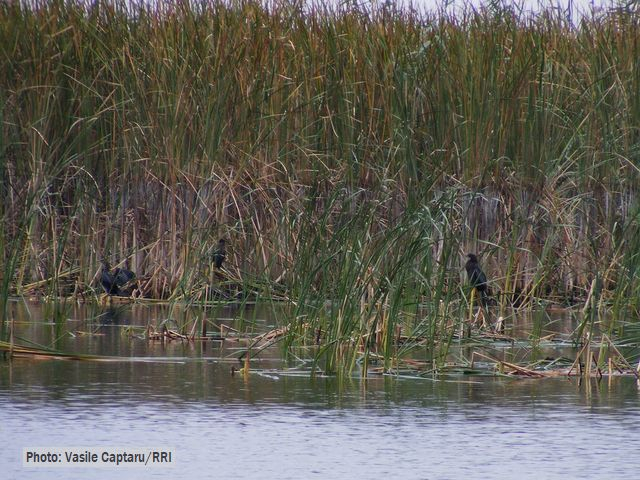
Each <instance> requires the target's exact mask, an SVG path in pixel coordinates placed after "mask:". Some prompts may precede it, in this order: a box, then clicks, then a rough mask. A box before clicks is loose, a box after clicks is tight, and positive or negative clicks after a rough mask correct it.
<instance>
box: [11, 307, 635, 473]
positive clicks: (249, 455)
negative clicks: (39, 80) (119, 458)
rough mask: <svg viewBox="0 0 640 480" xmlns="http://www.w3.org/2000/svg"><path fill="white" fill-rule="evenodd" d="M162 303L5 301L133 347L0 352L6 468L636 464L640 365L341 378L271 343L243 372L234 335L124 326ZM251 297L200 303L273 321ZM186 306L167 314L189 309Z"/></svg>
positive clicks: (75, 340)
mask: <svg viewBox="0 0 640 480" xmlns="http://www.w3.org/2000/svg"><path fill="white" fill-rule="evenodd" d="M27 307H28V308H27ZM159 309H160V307H142V306H135V307H133V308H130V307H122V308H121V309H120V311H119V312H118V313H117V314H116V315H113V314H112V315H110V316H109V315H107V316H100V315H101V312H103V311H101V310H100V309H97V308H95V307H91V308H89V307H77V308H74V309H72V310H70V311H69V312H67V314H68V317H69V320H66V321H65V324H66V325H67V328H66V330H72V331H73V332H75V333H74V335H75V336H72V335H69V334H65V333H64V331H65V329H64V328H61V327H60V325H56V324H54V323H47V322H43V321H42V318H43V317H44V318H46V317H47V313H46V312H43V311H42V310H41V309H40V307H38V306H33V305H31V306H25V305H24V304H19V303H17V304H14V305H13V306H12V315H16V316H17V317H16V318H19V320H20V323H18V325H17V327H16V335H18V336H20V337H21V338H29V339H31V340H33V341H37V342H38V343H40V344H46V345H55V346H56V347H57V348H61V349H64V350H65V351H77V352H85V353H100V354H109V355H124V356H127V357H129V361H123V362H106V363H98V362H79V361H61V360H33V359H14V360H13V361H11V362H9V361H0V439H1V440H2V447H1V448H0V471H1V472H3V473H2V478H7V479H86V478H97V479H113V478H119V479H123V478H136V479H138V478H185V479H195V478H211V479H254V478H261V479H271V478H273V479H305V478H319V479H324V478H331V479H354V478H402V479H405V478H406V479H457V478H465V479H475V478H478V479H486V478H505V479H506V478H516V477H517V478H518V479H527V478H531V479H533V478H536V479H555V478H557V479H567V478H570V479H572V478H576V479H588V478H594V479H595V478H608V479H623V478H629V479H636V478H638V471H639V467H640V459H639V458H638V452H640V435H639V434H638V432H640V399H639V396H640V395H639V389H638V385H637V383H636V380H635V379H634V378H631V377H615V378H610V379H608V378H605V379H604V380H602V381H600V382H597V381H595V380H591V381H584V382H579V380H578V379H577V378H572V379H567V378H564V377H563V378H549V379H510V378H502V377H500V378H494V377H474V376H458V377H455V376H451V377H447V378H445V379H439V380H432V379H417V378H397V377H394V376H379V377H373V378H370V379H368V380H366V381H364V380H362V379H357V378H355V379H346V380H343V381H339V380H338V379H336V378H310V377H309V376H308V375H304V374H302V373H300V372H299V370H297V369H293V370H288V369H287V368H288V367H291V366H292V365H291V364H285V363H284V362H282V361H281V360H280V359H279V354H278V351H277V349H274V351H273V352H269V353H268V354H267V355H266V356H265V357H264V359H263V360H262V361H261V362H260V363H258V364H257V365H256V366H257V368H256V369H255V371H253V372H252V373H251V374H250V375H248V376H247V377H245V376H243V375H239V374H236V375H233V376H232V375H231V372H230V370H231V366H232V365H235V364H234V363H233V361H231V360H229V359H228V358H227V357H228V355H230V354H231V355H232V354H233V351H234V348H235V347H234V346H233V345H231V346H229V345H227V346H225V347H221V346H214V345H213V344H209V345H206V346H205V347H203V346H202V345H200V344H197V345H193V344H190V343H186V344H181V343H179V342H172V343H171V344H164V345H162V344H161V343H160V342H151V343H147V342H146V341H144V340H142V339H140V338H137V337H136V336H135V332H134V335H133V336H132V335H130V334H128V333H124V332H123V329H124V328H125V327H126V326H127V325H130V324H138V325H144V324H146V322H148V321H151V322H152V323H153V322H157V320H158V319H160V318H166V316H167V315H168V314H167V312H166V311H163V310H161V309H160V310H159ZM250 310H251V311H250V312H243V313H242V315H240V313H239V312H238V311H236V310H233V309H219V310H217V311H215V312H209V314H210V315H213V316H215V317H217V318H225V319H227V320H222V321H221V322H225V323H228V324H232V323H234V322H235V323H238V322H245V326H246V324H247V323H249V324H251V325H255V326H256V328H258V326H262V327H263V328H265V329H266V328H269V326H270V324H271V323H272V322H271V321H270V320H269V319H268V318H263V317H266V316H268V314H267V313H264V312H261V311H260V310H259V309H250ZM25 312H28V314H27V313H25ZM185 312H186V313H185ZM185 312H183V313H176V311H175V310H174V311H172V312H171V316H172V317H174V318H175V317H176V316H177V315H184V316H185V317H186V316H188V315H197V314H198V312H197V311H195V312H189V311H185ZM112 313H113V312H112ZM238 316H242V317H244V320H237V319H236V318H237V317H238ZM29 319H30V320H29ZM123 326H125V327H123ZM87 331H90V332H92V333H93V335H83V334H81V333H80V332H87ZM150 357H151V359H152V360H153V361H148V360H149V358H150ZM293 366H295V365H293ZM25 447H100V448H102V447H105V448H106V447H125V448H138V447H157V448H161V449H166V450H169V451H171V452H172V463H171V465H170V466H162V467H155V468H145V467H137V468H131V467H103V468H94V467H75V468H67V467H27V466H23V448H25Z"/></svg>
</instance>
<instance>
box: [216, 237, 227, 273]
mask: <svg viewBox="0 0 640 480" xmlns="http://www.w3.org/2000/svg"><path fill="white" fill-rule="evenodd" d="M225 258H227V247H226V241H225V240H224V238H221V239H220V240H218V246H217V247H216V249H215V250H214V252H213V263H214V264H215V266H216V268H222V263H223V262H224V260H225Z"/></svg>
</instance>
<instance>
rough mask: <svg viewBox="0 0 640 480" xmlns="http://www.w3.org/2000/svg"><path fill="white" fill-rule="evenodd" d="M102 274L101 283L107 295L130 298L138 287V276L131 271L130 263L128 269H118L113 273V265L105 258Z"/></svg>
mask: <svg viewBox="0 0 640 480" xmlns="http://www.w3.org/2000/svg"><path fill="white" fill-rule="evenodd" d="M101 263H102V272H101V273H100V283H101V284H102V288H104V291H105V292H106V293H107V295H118V296H125V297H126V296H129V295H131V293H132V292H133V290H134V289H135V288H136V287H137V285H136V283H135V278H136V274H135V273H133V272H132V271H131V270H129V268H128V267H129V265H128V261H127V262H125V267H126V268H116V269H115V270H114V271H113V273H112V272H111V265H110V264H109V262H108V261H107V260H106V259H105V258H103V259H102V260H101Z"/></svg>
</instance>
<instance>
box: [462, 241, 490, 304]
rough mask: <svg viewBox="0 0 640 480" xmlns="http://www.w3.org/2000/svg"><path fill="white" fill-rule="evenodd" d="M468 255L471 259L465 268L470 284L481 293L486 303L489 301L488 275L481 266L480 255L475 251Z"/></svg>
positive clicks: (481, 297) (483, 301) (483, 302)
mask: <svg viewBox="0 0 640 480" xmlns="http://www.w3.org/2000/svg"><path fill="white" fill-rule="evenodd" d="M467 257H469V260H468V261H467V263H466V264H465V266H464V268H465V269H466V270H467V277H468V278H469V284H470V285H471V286H472V287H473V288H475V289H476V290H477V291H478V292H479V293H480V299H481V300H482V304H483V305H485V304H486V301H487V276H486V275H485V274H484V272H483V271H482V269H481V268H480V264H479V263H478V257H476V256H475V255H474V254H473V253H468V254H467Z"/></svg>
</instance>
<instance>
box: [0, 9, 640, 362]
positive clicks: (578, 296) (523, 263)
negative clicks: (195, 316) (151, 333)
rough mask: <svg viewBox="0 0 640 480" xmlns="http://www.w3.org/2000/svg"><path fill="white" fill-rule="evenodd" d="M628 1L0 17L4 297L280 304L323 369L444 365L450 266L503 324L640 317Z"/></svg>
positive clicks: (634, 66)
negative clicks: (540, 310)
mask: <svg viewBox="0 0 640 480" xmlns="http://www.w3.org/2000/svg"><path fill="white" fill-rule="evenodd" d="M152 3H153V2H152ZM634 8H635V7H628V8H626V9H624V8H619V9H611V10H608V11H602V12H592V13H586V14H585V16H584V18H583V19H582V20H581V21H580V22H579V23H578V24H573V23H572V22H571V21H570V19H569V18H568V17H565V16H564V15H563V13H562V12H561V10H560V9H553V8H549V9H547V10H545V11H543V12H541V13H539V14H537V15H528V14H525V13H522V12H521V11H519V10H518V9H517V8H516V7H511V6H499V5H497V4H492V6H491V7H486V8H479V9H472V8H467V9H464V10H462V11H460V13H458V14H457V16H455V15H451V14H446V13H443V12H441V13H433V14H427V13H420V12H417V11H414V10H405V11H401V10H398V9H396V8H394V7H391V6H388V5H386V6H373V7H367V8H365V7H359V6H352V5H351V4H349V6H340V7H327V6H321V4H320V3H318V4H312V5H310V6H306V7H304V8H303V7H302V6H301V4H300V3H299V2H287V1H274V2H269V3H267V4H265V3H262V2H257V1H253V0H247V1H234V0H231V1H224V2H223V1H213V2H197V1H196V2H180V3H179V4H177V5H168V4H163V3H162V2H160V3H158V4H157V5H153V4H150V3H146V2H141V3H136V2H131V1H127V2H124V1H117V0H116V1H106V0H103V1H100V0H98V1H96V2H91V4H86V3H84V2H77V1H61V0H54V1H47V2H38V1H35V2H4V3H2V5H0V71H1V72H2V75H1V76H0V118H1V119H2V123H1V127H0V158H1V159H2V161H1V162H0V189H2V192H1V194H2V198H3V201H2V202H1V203H0V209H1V210H0V216H1V218H2V222H1V223H0V225H1V227H0V228H2V233H1V235H0V257H1V258H2V259H3V269H2V271H1V273H0V274H1V275H2V283H1V286H0V290H1V291H0V299H2V302H3V305H6V298H7V297H8V296H9V295H14V294H17V295H25V294H34V293H35V294H41V295H51V296H81V295H85V296H86V295H90V296H91V295H92V292H94V291H97V290H96V279H97V276H98V273H99V260H100V257H101V256H102V255H107V256H108V257H109V258H110V259H111V262H112V264H114V265H115V264H116V263H118V262H123V261H124V260H125V259H129V260H130V263H131V266H132V269H133V270H135V271H136V272H137V274H138V276H139V277H141V278H142V279H143V282H141V284H142V285H143V292H142V293H143V295H144V296H145V297H150V298H159V299H171V300H183V301H184V300H186V301H196V300H197V301H202V302H205V303H206V302H208V301H211V300H215V299H216V298H217V297H216V295H215V292H220V291H223V292H232V293H233V295H234V297H235V296H237V295H238V294H242V293H243V292H245V293H247V292H249V293H250V294H251V295H252V296H253V297H254V298H256V299H262V300H264V299H267V300H269V299H279V300H280V299H281V300H285V301H288V302H291V303H292V304H293V305H294V306H295V311H296V319H297V328H291V329H289V330H288V331H287V336H288V341H287V342H286V343H287V345H292V344H294V343H298V342H302V343H305V342H314V341H317V342H318V343H320V344H321V346H322V348H321V353H320V354H319V356H318V358H319V359H321V358H322V359H323V361H326V362H327V363H326V365H324V369H325V370H326V371H334V370H336V369H337V364H338V363H340V364H346V365H348V367H347V368H349V369H352V368H354V367H355V365H356V362H357V361H359V356H358V355H359V354H358V352H360V351H361V349H362V348H364V350H365V352H382V354H383V356H384V358H385V362H386V367H388V368H390V367H391V364H392V362H393V359H394V358H397V356H398V355H400V354H401V353H402V348H403V347H401V346H399V344H398V342H397V341H395V339H396V338H397V337H399V336H401V335H409V336H418V337H425V336H426V337H427V338H429V339H430V341H431V346H430V349H429V351H430V352H431V353H430V354H429V360H430V361H443V359H444V358H445V357H446V352H447V348H446V346H447V345H448V344H449V343H450V342H451V340H452V339H453V338H454V336H456V335H457V334H458V333H459V331H460V329H461V328H463V325H464V322H465V317H466V312H467V304H466V302H467V300H468V294H469V292H468V289H466V288H465V287H464V281H463V276H462V268H461V267H462V262H463V260H462V258H463V254H464V253H466V252H468V251H473V252H477V253H479V254H481V261H482V262H483V265H484V268H485V270H486V271H487V273H488V275H489V277H490V279H491V287H492V289H493V290H494V293H495V297H496V299H497V301H498V303H499V309H500V312H501V314H503V315H504V314H505V312H506V308H507V307H508V306H509V305H511V304H512V303H514V302H515V303H516V304H517V305H520V306H533V305H536V304H537V303H538V302H540V301H542V300H548V301H553V302H558V303H565V304H574V303H576V302H580V304H581V305H583V306H584V319H585V320H584V327H585V328H587V329H592V328H593V324H594V322H597V321H598V318H599V312H601V310H602V309H603V308H605V307H606V308H612V309H614V311H615V312H616V315H618V316H624V315H626V314H628V313H629V312H631V313H633V314H637V309H638V298H640V282H639V281H638V268H639V266H640V258H639V254H638V252H640V244H638V242H640V240H639V239H640V235H639V233H640V232H639V231H638V214H639V210H638V201H637V186H638V178H639V173H640V169H639V167H638V165H640V161H639V153H640V141H639V140H640V130H639V129H638V125H640V98H639V97H638V95H637V92H638V91H640V74H639V72H640V65H639V63H640V42H639V40H640V33H639V32H640V29H639V28H638V22H639V21H640V20H639V19H640V15H638V12H636V11H634V10H633V9H634ZM219 238H226V239H228V241H229V242H228V243H229V245H230V249H229V252H228V255H227V262H226V264H225V268H226V270H225V272H224V276H223V277H222V278H220V277H219V276H216V275H214V274H213V273H212V271H211V258H212V257H211V256H212V252H213V249H214V248H215V245H216V242H217V240H218V239H219ZM194 299H195V300H194ZM425 305H426V306H427V308H426V312H427V313H424V312H425V309H421V308H420V306H423V307H424V306H425ZM309 322H311V323H312V325H313V327H311V328H307V327H306V325H308V324H309ZM294 327H295V326H294ZM614 328H615V325H614V326H611V331H613V329H614ZM443 345H444V347H443ZM406 348H409V347H406Z"/></svg>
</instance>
